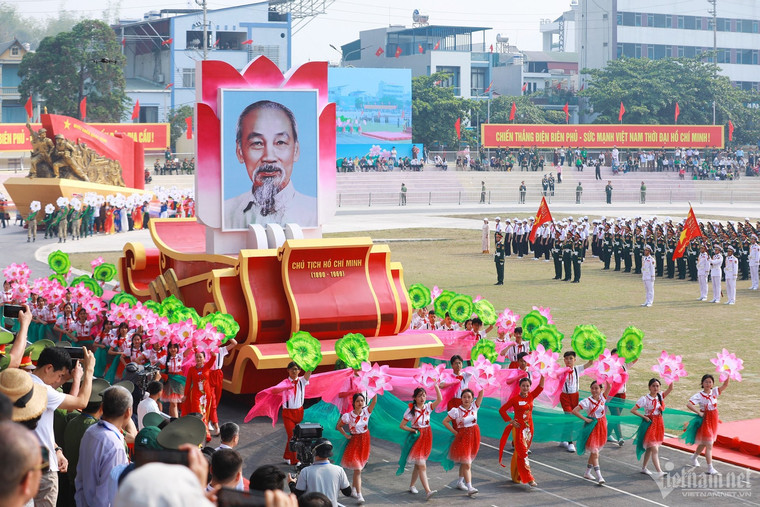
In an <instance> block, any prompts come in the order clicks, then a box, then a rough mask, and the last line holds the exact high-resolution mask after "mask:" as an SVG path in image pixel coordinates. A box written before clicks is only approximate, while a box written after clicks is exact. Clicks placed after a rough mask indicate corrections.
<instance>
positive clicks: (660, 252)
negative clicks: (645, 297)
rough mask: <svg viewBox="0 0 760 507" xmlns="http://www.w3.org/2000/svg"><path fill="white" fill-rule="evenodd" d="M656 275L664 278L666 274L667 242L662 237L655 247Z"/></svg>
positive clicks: (658, 239)
mask: <svg viewBox="0 0 760 507" xmlns="http://www.w3.org/2000/svg"><path fill="white" fill-rule="evenodd" d="M654 261H655V274H656V276H659V277H662V275H663V273H664V272H665V240H664V239H663V238H662V236H660V237H658V238H657V246H655V247H654Z"/></svg>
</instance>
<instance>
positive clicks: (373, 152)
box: [369, 144, 383, 157]
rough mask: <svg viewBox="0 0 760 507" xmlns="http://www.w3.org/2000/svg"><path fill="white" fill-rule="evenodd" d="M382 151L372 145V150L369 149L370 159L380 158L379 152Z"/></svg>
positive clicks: (375, 145)
mask: <svg viewBox="0 0 760 507" xmlns="http://www.w3.org/2000/svg"><path fill="white" fill-rule="evenodd" d="M382 151H383V150H382V149H381V148H380V146H379V145H377V144H373V145H372V148H370V149H369V156H370V157H379V156H380V152H382Z"/></svg>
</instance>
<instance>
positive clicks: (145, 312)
mask: <svg viewBox="0 0 760 507" xmlns="http://www.w3.org/2000/svg"><path fill="white" fill-rule="evenodd" d="M152 313H153V312H152V311H150V310H149V309H148V308H145V307H144V306H143V305H142V303H139V302H138V303H137V304H136V305H135V306H133V307H132V315H131V316H130V319H129V325H130V326H131V327H135V328H136V327H139V326H143V328H145V325H146V324H147V323H148V321H149V320H150V316H151V314H152Z"/></svg>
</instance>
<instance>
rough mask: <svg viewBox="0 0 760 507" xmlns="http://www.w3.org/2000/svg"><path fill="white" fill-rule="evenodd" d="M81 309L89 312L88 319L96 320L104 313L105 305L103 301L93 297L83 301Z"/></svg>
mask: <svg viewBox="0 0 760 507" xmlns="http://www.w3.org/2000/svg"><path fill="white" fill-rule="evenodd" d="M81 307H82V308H84V310H85V311H86V312H87V318H88V319H94V318H95V317H97V316H98V315H100V312H102V311H103V308H105V304H104V303H103V300H102V299H100V298H97V297H91V298H88V299H85V300H84V301H82V303H81Z"/></svg>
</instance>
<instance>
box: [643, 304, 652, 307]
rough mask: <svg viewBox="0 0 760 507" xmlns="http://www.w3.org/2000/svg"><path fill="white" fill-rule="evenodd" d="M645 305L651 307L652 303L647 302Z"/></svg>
mask: <svg viewBox="0 0 760 507" xmlns="http://www.w3.org/2000/svg"><path fill="white" fill-rule="evenodd" d="M644 306H646V307H647V308H649V307H650V306H652V303H647V304H645V305H644Z"/></svg>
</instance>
